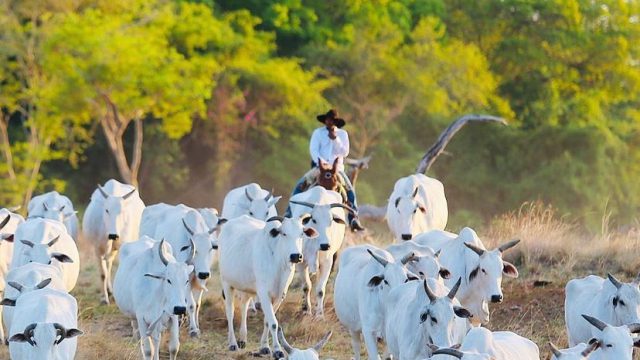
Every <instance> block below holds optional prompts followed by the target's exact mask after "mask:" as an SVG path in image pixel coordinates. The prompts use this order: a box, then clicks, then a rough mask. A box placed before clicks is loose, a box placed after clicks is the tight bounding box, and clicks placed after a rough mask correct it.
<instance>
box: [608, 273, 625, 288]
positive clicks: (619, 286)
mask: <svg viewBox="0 0 640 360" xmlns="http://www.w3.org/2000/svg"><path fill="white" fill-rule="evenodd" d="M607 278H609V281H611V283H612V284H613V286H615V287H616V289H620V288H621V287H622V285H623V284H622V283H621V282H620V280H618V279H616V277H615V276H613V275H611V274H607Z"/></svg>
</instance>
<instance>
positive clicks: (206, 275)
mask: <svg viewBox="0 0 640 360" xmlns="http://www.w3.org/2000/svg"><path fill="white" fill-rule="evenodd" d="M209 276H211V274H210V273H208V272H200V273H198V279H200V280H207V279H208V278H209Z"/></svg>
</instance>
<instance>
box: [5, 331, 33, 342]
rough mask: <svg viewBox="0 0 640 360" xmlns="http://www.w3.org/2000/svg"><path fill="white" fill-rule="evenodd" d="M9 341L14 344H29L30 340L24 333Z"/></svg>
mask: <svg viewBox="0 0 640 360" xmlns="http://www.w3.org/2000/svg"><path fill="white" fill-rule="evenodd" d="M9 341H13V342H28V341H29V339H27V337H26V336H25V335H24V334H23V333H17V334H15V335H13V336H12V337H10V338H9Z"/></svg>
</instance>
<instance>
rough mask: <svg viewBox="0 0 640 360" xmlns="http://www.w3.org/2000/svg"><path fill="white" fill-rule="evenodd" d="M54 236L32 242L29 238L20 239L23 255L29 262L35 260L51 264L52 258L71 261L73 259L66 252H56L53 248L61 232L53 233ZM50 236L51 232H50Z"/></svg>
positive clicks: (66, 261) (65, 261) (63, 261)
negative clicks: (40, 241)
mask: <svg viewBox="0 0 640 360" xmlns="http://www.w3.org/2000/svg"><path fill="white" fill-rule="evenodd" d="M53 235H54V236H53V237H51V238H49V240H45V242H42V243H34V242H32V241H31V240H25V239H22V240H20V243H22V244H23V245H25V247H26V250H25V251H24V256H25V258H26V259H28V261H29V262H35V263H39V264H51V263H52V262H53V261H54V260H56V261H59V262H61V263H72V262H73V260H72V259H71V258H70V257H69V256H68V255H66V254H63V253H60V252H57V251H55V250H54V249H53V245H55V244H56V243H57V242H58V241H59V240H60V237H61V236H64V235H63V234H60V233H57V234H55V233H54V234H53ZM50 236H51V234H50Z"/></svg>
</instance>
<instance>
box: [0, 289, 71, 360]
mask: <svg viewBox="0 0 640 360" xmlns="http://www.w3.org/2000/svg"><path fill="white" fill-rule="evenodd" d="M14 310H15V314H16V315H17V314H20V316H14V318H13V321H12V324H11V329H10V332H9V334H10V335H11V337H10V338H9V353H10V355H11V359H14V360H32V359H38V360H72V359H73V358H75V355H76V348H77V345H78V343H77V341H78V340H77V339H76V337H77V336H79V335H82V331H80V330H78V329H77V327H78V303H77V302H76V299H75V298H74V297H73V296H71V295H69V294H68V293H67V292H65V291H59V290H55V289H49V288H43V289H39V290H35V291H29V292H27V293H25V294H22V295H20V296H19V297H18V299H17V300H16V305H15V309H14Z"/></svg>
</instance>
